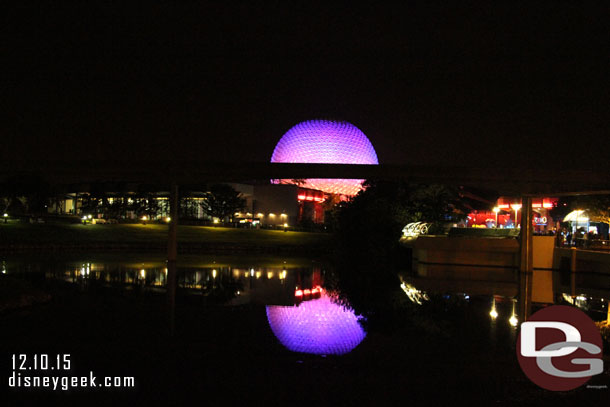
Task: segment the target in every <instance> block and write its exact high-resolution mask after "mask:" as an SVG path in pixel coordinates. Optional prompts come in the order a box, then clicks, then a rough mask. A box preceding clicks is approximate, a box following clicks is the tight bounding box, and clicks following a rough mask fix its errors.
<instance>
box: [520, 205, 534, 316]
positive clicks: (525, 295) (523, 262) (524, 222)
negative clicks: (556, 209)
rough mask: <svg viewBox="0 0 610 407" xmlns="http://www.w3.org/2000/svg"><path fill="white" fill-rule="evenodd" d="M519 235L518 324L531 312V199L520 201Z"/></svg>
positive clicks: (532, 261)
mask: <svg viewBox="0 0 610 407" xmlns="http://www.w3.org/2000/svg"><path fill="white" fill-rule="evenodd" d="M521 203H522V206H521V233H520V238H519V254H520V262H519V273H520V279H519V281H520V287H519V322H524V321H527V318H528V317H529V315H530V314H531V311H532V272H533V268H534V267H533V266H534V256H533V228H532V198H530V197H523V198H522V199H521Z"/></svg>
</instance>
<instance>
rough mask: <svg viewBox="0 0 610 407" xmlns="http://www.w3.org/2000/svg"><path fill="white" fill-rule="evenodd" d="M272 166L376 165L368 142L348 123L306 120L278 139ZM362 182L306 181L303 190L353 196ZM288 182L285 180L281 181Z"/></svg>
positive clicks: (358, 130)
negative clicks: (293, 164)
mask: <svg viewBox="0 0 610 407" xmlns="http://www.w3.org/2000/svg"><path fill="white" fill-rule="evenodd" d="M271 162H272V163H317V164H379V161H378V160H377V154H376V153H375V149H374V148H373V145H372V144H371V142H370V141H369V139H368V138H367V137H366V136H365V135H364V133H363V132H361V131H360V129H358V128H357V127H356V126H354V125H353V124H350V123H347V122H340V121H330V120H308V121H305V122H301V123H299V124H297V125H296V126H294V127H292V128H291V129H290V130H288V131H287V132H286V134H284V135H283V136H282V138H281V139H280V141H279V142H278V143H277V145H276V146H275V150H273V155H272V156H271ZM362 181H363V180H361V179H308V180H306V183H305V185H303V186H304V187H306V188H312V189H317V190H320V191H324V192H329V193H333V194H343V195H356V194H357V193H358V191H360V190H361V189H362ZM280 182H282V183H284V182H288V180H280Z"/></svg>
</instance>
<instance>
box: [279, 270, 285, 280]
mask: <svg viewBox="0 0 610 407" xmlns="http://www.w3.org/2000/svg"><path fill="white" fill-rule="evenodd" d="M285 278H286V270H282V272H281V273H280V280H283V279H285Z"/></svg>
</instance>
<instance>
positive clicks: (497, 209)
mask: <svg viewBox="0 0 610 407" xmlns="http://www.w3.org/2000/svg"><path fill="white" fill-rule="evenodd" d="M493 211H494V212H495V213H496V229H497V228H498V212H500V208H498V207H497V206H496V207H494V208H493Z"/></svg>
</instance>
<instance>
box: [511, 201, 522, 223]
mask: <svg viewBox="0 0 610 407" xmlns="http://www.w3.org/2000/svg"><path fill="white" fill-rule="evenodd" d="M511 207H512V208H513V210H514V211H515V229H516V228H517V223H518V221H519V219H518V214H517V213H518V212H519V209H521V204H512V205H511Z"/></svg>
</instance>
